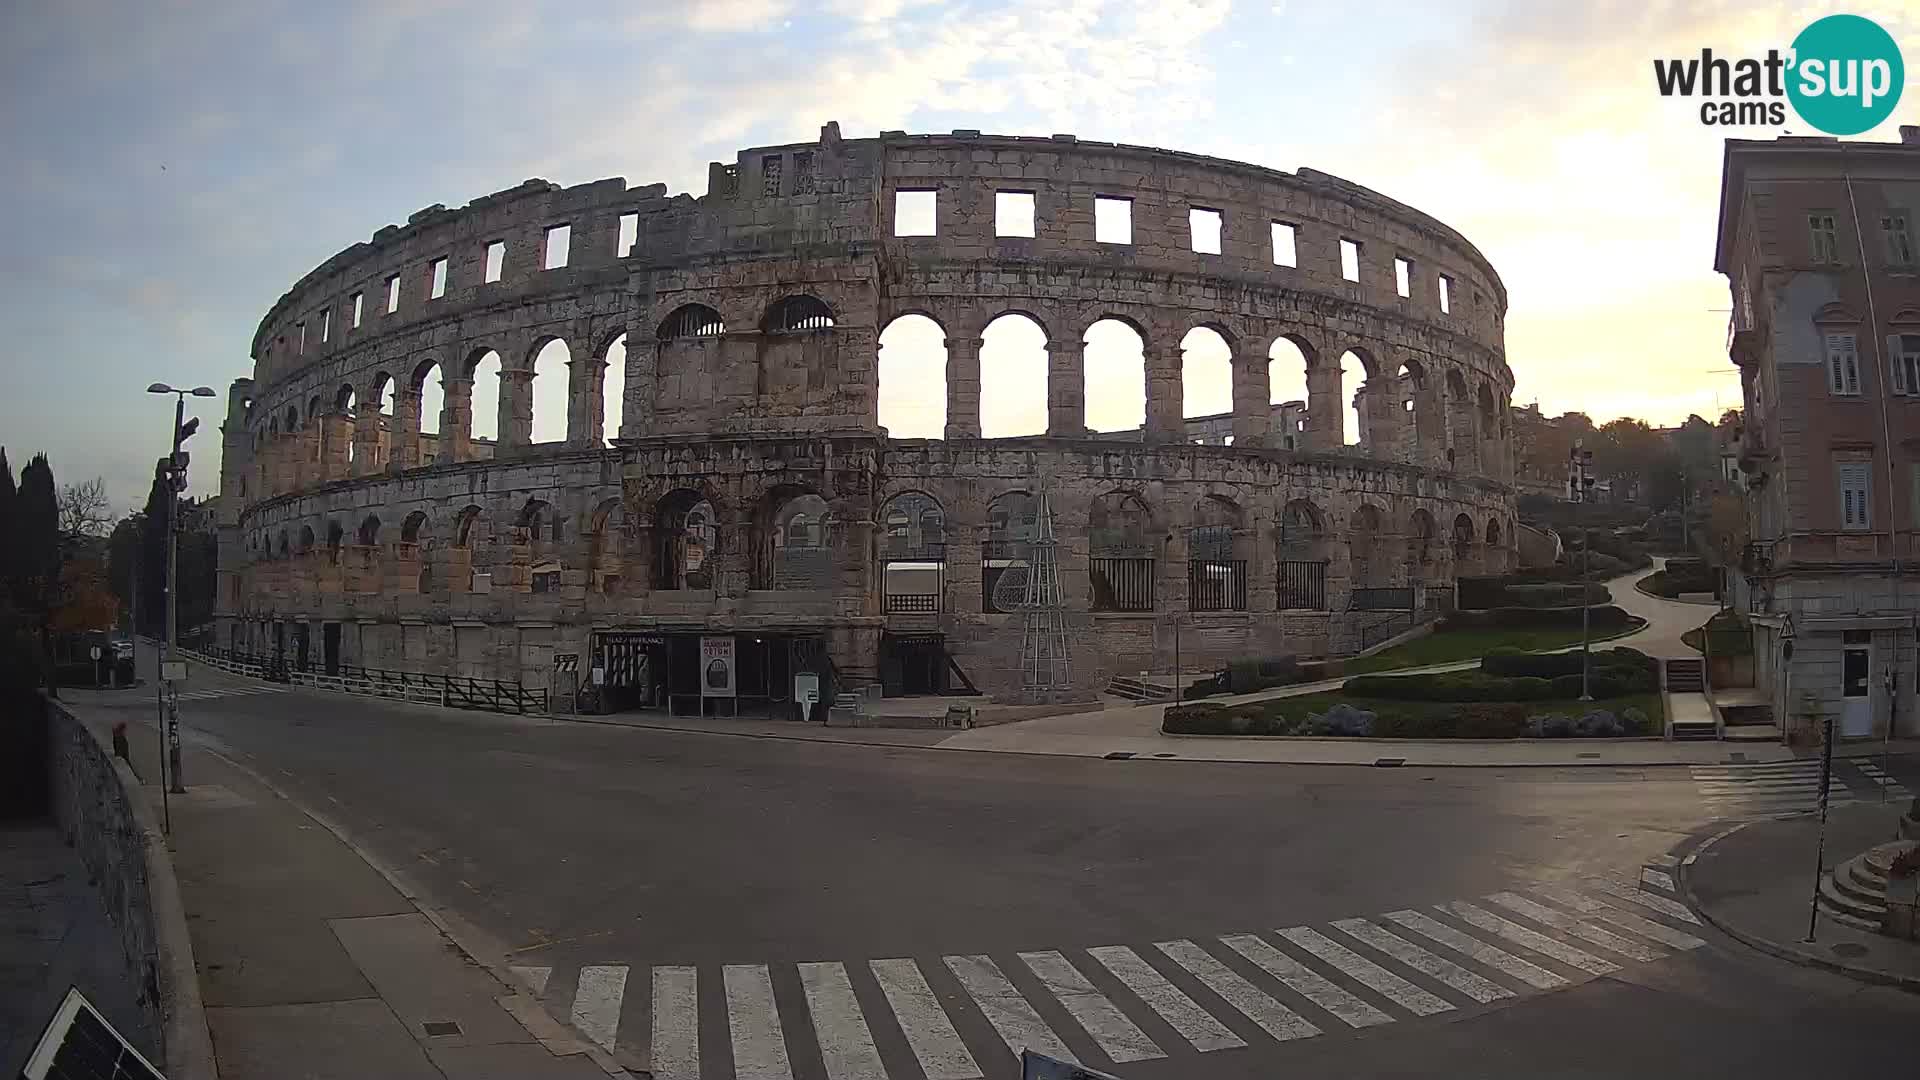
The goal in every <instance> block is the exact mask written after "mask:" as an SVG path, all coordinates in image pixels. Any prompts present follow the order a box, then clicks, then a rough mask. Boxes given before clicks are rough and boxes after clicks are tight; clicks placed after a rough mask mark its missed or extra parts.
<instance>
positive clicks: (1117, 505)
mask: <svg viewBox="0 0 1920 1080" xmlns="http://www.w3.org/2000/svg"><path fill="white" fill-rule="evenodd" d="M1087 554H1088V559H1087V570H1088V574H1089V584H1090V586H1091V590H1092V594H1093V595H1092V606H1093V610H1095V611H1152V610H1153V609H1154V602H1155V591H1156V590H1155V588H1154V583H1155V580H1156V579H1157V578H1158V577H1159V556H1160V537H1159V536H1158V535H1157V534H1156V533H1155V530H1154V526H1153V512H1152V511H1151V510H1149V509H1148V508H1147V503H1146V500H1145V499H1142V498H1141V497H1140V496H1139V495H1138V494H1135V493H1134V492H1131V491H1109V492H1107V493H1106V494H1104V495H1101V496H1100V497H1098V498H1096V499H1094V500H1093V504H1092V505H1091V506H1089V507H1088V508H1087Z"/></svg>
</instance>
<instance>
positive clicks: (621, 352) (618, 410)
mask: <svg viewBox="0 0 1920 1080" xmlns="http://www.w3.org/2000/svg"><path fill="white" fill-rule="evenodd" d="M594 355H595V356H596V357H598V358H599V359H600V361H601V362H602V364H603V365H604V366H602V367H601V369H600V373H599V376H598V378H599V379H600V438H601V443H602V445H608V444H611V443H612V441H613V440H614V439H615V438H617V437H618V436H619V434H620V427H621V425H623V424H624V423H626V418H627V332H626V331H625V330H621V331H618V332H616V333H615V334H614V335H613V336H612V337H610V338H608V339H607V341H606V343H605V344H603V345H601V346H600V348H599V349H597V350H596V351H595V352H594Z"/></svg>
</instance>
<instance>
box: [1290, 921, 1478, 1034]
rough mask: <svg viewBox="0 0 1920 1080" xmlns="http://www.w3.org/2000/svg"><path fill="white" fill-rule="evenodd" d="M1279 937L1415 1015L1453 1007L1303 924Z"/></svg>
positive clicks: (1428, 1014)
mask: <svg viewBox="0 0 1920 1080" xmlns="http://www.w3.org/2000/svg"><path fill="white" fill-rule="evenodd" d="M1280 936H1281V937H1283V938H1286V939H1287V940H1288V941H1291V942H1293V943H1294V944H1295V945H1298V946H1300V947H1301V948H1303V949H1305V950H1307V951H1308V952H1310V953H1312V954H1313V955H1315V956H1317V957H1319V958H1320V959H1322V960H1325V961H1326V962H1327V963H1329V964H1332V965H1333V966H1334V967H1337V968H1339V969H1340V970H1341V971H1343V972H1345V973H1346V974H1348V975H1350V976H1352V977H1353V979H1354V981H1356V982H1358V983H1360V984H1361V985H1363V986H1367V987H1371V988H1372V989H1374V990H1377V991H1379V992H1380V993H1381V994H1382V995H1384V996H1385V997H1386V998H1387V999H1388V1000H1390V1001H1392V1002H1393V1003H1394V1004H1396V1005H1398V1006H1400V1007H1401V1008H1403V1009H1405V1010H1407V1011H1408V1012H1410V1013H1412V1014H1414V1015H1415V1016H1432V1015H1433V1014H1434V1013H1441V1012H1447V1011H1448V1010H1450V1009H1452V1008H1453V1006H1452V1005H1449V1004H1448V1003H1447V1002H1445V1001H1443V1000H1441V999H1440V998H1437V997H1435V996H1433V995H1432V994H1429V993H1427V992H1426V991H1425V990H1422V989H1420V988H1419V987H1417V986H1415V985H1413V984H1412V983H1410V982H1408V981H1407V980H1405V979H1403V978H1401V977H1400V976H1398V975H1395V974H1394V973H1393V972H1391V971H1388V970H1387V969H1386V968H1383V967H1381V966H1380V965H1379V964H1376V963H1374V962H1373V961H1371V960H1368V959H1367V958H1366V957H1364V956H1361V955H1360V954H1359V953H1357V952H1354V951H1353V950H1352V949H1349V948H1347V947H1346V946H1345V945H1342V944H1340V943H1339V942H1337V941H1334V940H1333V939H1331V938H1329V937H1327V936H1325V935H1323V934H1321V933H1320V932H1319V931H1318V930H1315V929H1313V928H1312V927H1307V926H1295V927H1292V928H1291V929H1287V930H1282V931H1280Z"/></svg>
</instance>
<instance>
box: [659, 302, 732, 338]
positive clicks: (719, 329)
mask: <svg viewBox="0 0 1920 1080" xmlns="http://www.w3.org/2000/svg"><path fill="white" fill-rule="evenodd" d="M726 332H727V324H726V320H724V319H722V318H721V317H720V313H719V312H718V311H715V310H714V309H712V308H710V307H708V306H707V305H705V304H682V305H680V306H679V307H677V308H674V309H673V310H672V311H670V312H668V313H667V317H666V318H664V319H661V320H660V326H659V328H658V330H656V331H655V336H656V337H657V338H659V339H660V340H661V341H679V340H683V339H685V338H702V337H719V336H720V335H721V334H724V333H726Z"/></svg>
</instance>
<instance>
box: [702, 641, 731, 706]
mask: <svg viewBox="0 0 1920 1080" xmlns="http://www.w3.org/2000/svg"><path fill="white" fill-rule="evenodd" d="M700 696H701V697H727V698H730V697H732V696H733V635H732V634H714V635H711V636H708V637H703V638H701V639H700Z"/></svg>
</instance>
